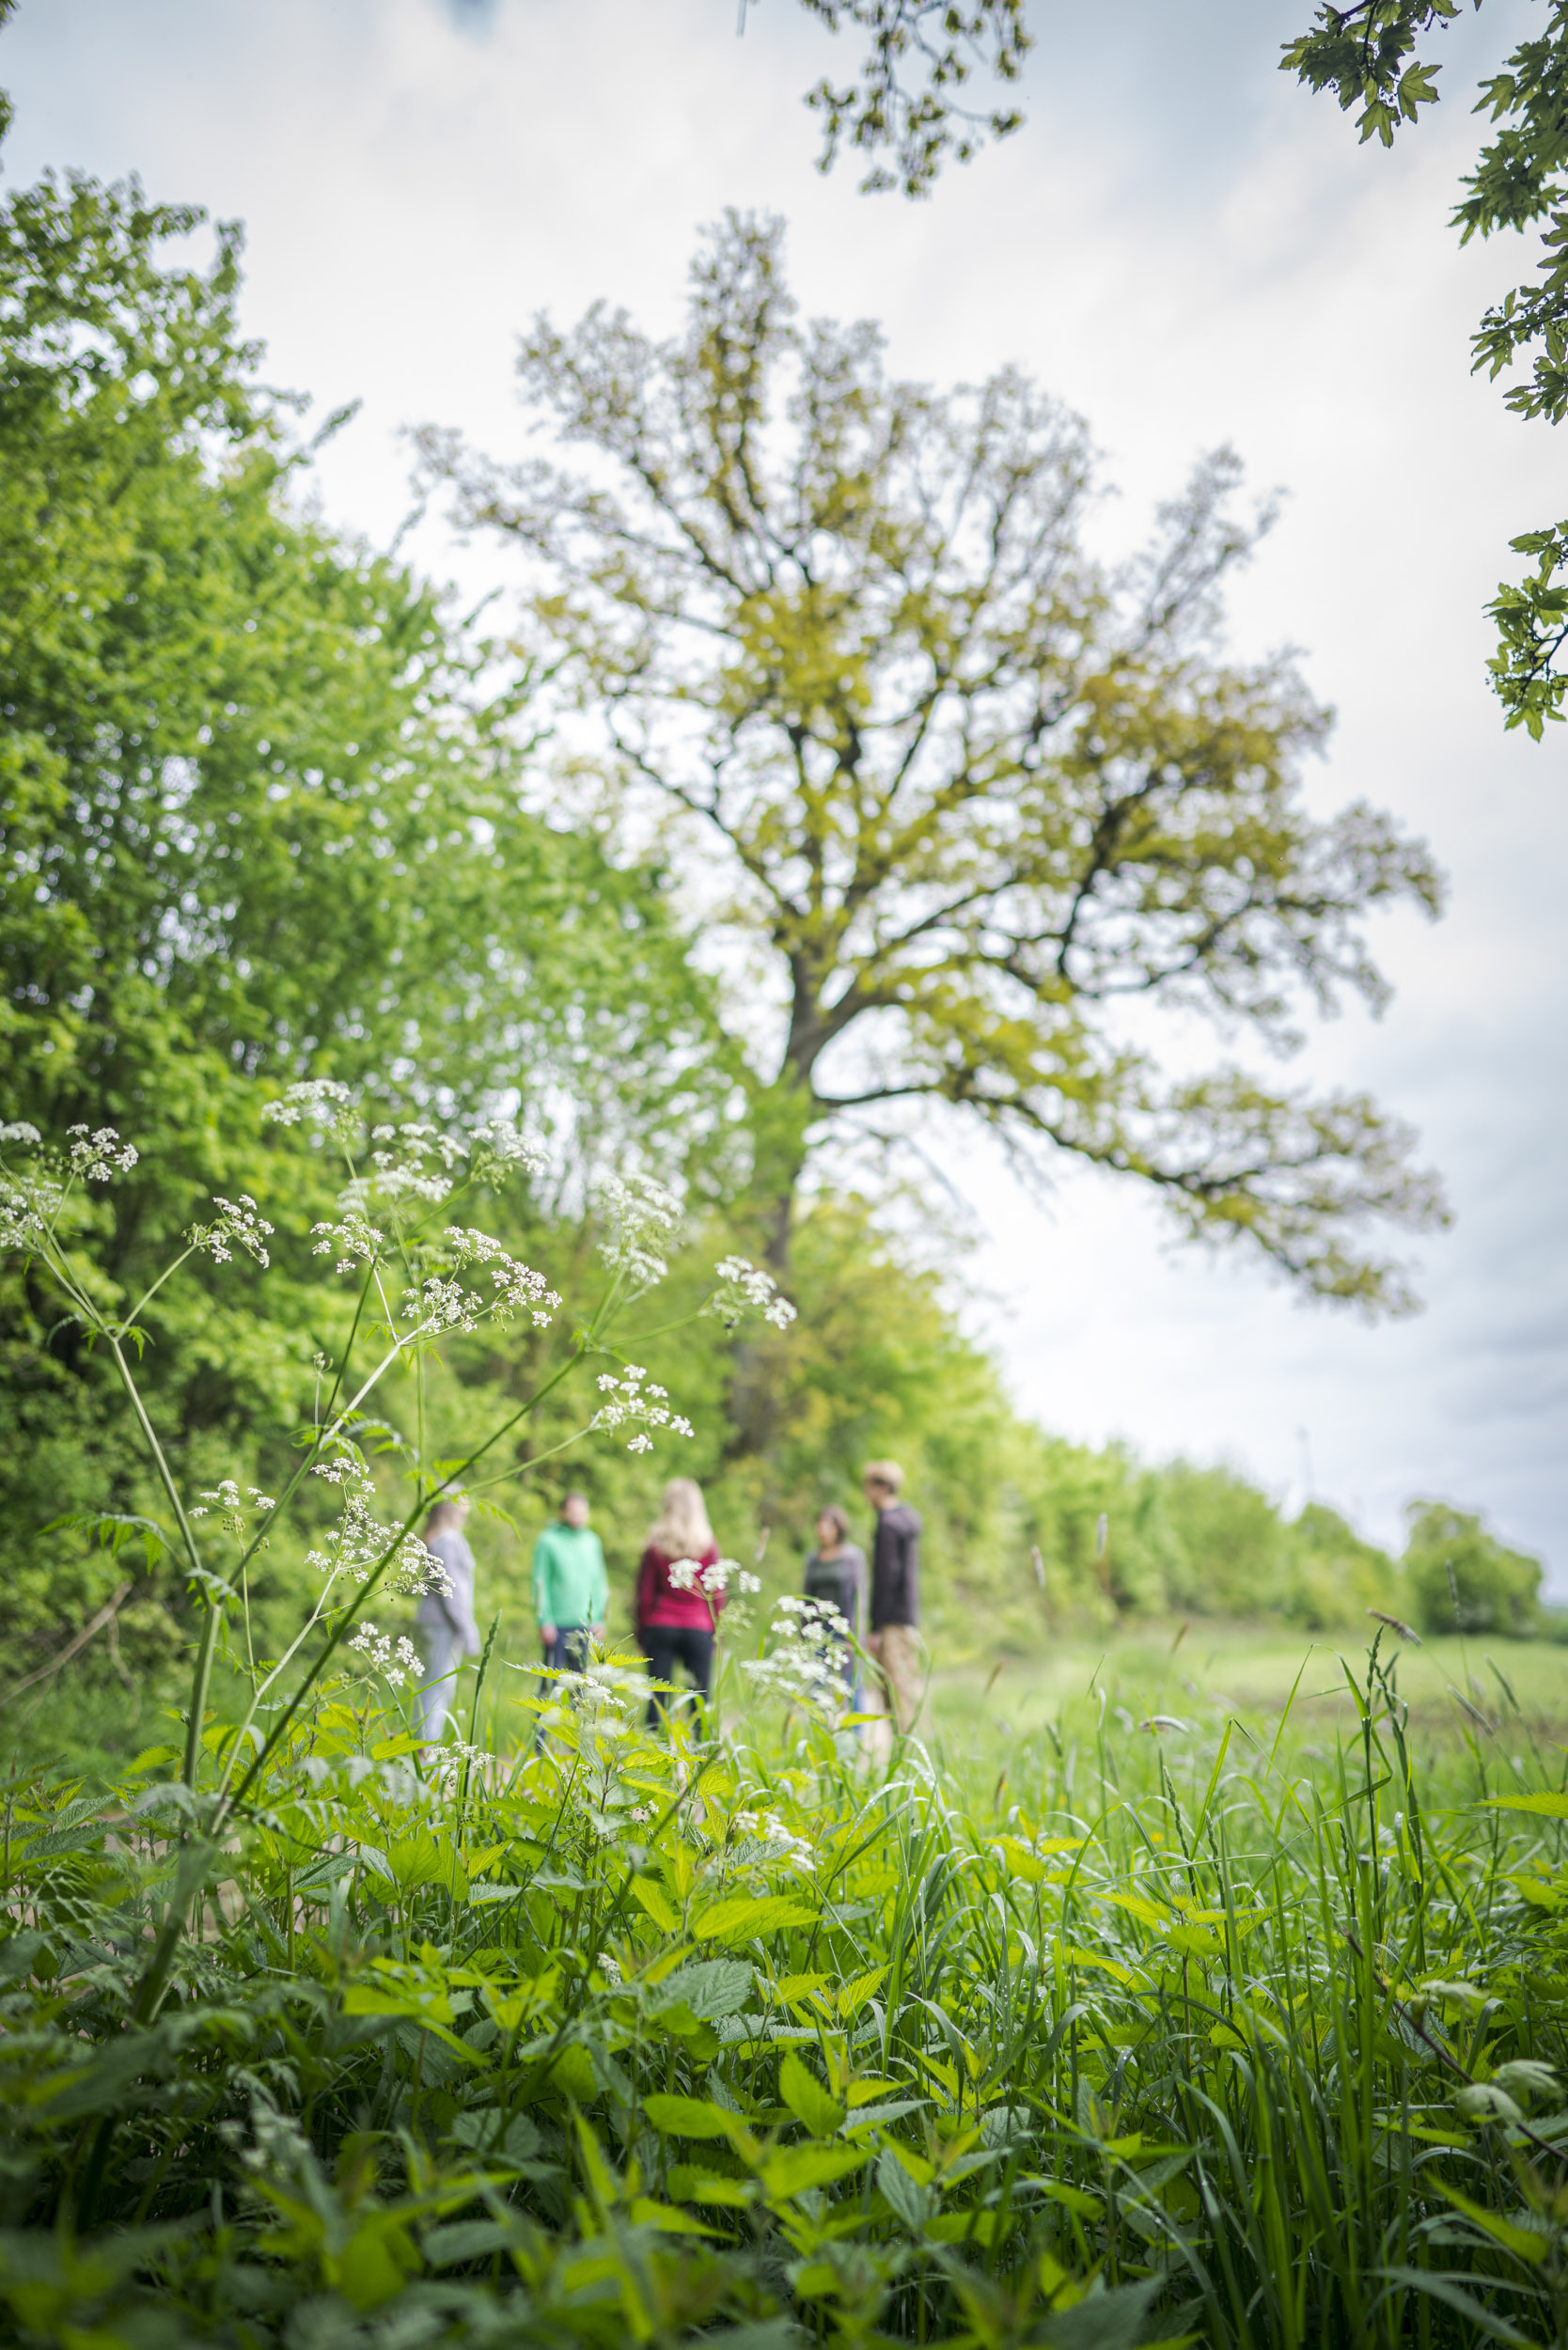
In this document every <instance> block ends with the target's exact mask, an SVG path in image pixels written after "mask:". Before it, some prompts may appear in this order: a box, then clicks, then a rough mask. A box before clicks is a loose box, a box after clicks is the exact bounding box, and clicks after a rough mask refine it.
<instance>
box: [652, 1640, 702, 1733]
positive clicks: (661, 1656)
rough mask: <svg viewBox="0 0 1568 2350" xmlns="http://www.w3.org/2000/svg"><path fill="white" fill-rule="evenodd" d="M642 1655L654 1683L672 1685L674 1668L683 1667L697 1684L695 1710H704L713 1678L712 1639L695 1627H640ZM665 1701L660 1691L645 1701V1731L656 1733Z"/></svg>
mask: <svg viewBox="0 0 1568 2350" xmlns="http://www.w3.org/2000/svg"><path fill="white" fill-rule="evenodd" d="M642 1653H643V1654H644V1655H645V1656H646V1657H647V1659H648V1669H649V1671H650V1673H651V1675H652V1677H653V1679H654V1680H655V1681H673V1680H674V1679H675V1669H676V1667H677V1665H684V1667H685V1669H686V1670H687V1671H688V1672H689V1673H690V1675H691V1677H692V1679H693V1681H695V1682H696V1684H697V1697H698V1707H699V1710H700V1712H701V1713H702V1714H704V1715H705V1714H706V1713H707V1710H708V1691H709V1687H710V1685H711V1684H712V1682H713V1634H712V1633H711V1632H704V1631H703V1630H702V1628H701V1626H700V1625H699V1624H695V1623H651V1624H647V1625H645V1626H644V1629H643V1636H642ZM668 1703H669V1699H668V1696H667V1695H666V1692H665V1691H664V1690H663V1689H655V1690H654V1692H653V1694H652V1696H651V1698H650V1699H649V1700H648V1727H649V1729H650V1730H657V1729H658V1728H659V1727H660V1726H661V1724H662V1723H663V1721H664V1718H665V1709H666V1706H667V1705H668Z"/></svg>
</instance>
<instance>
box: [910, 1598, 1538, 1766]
mask: <svg viewBox="0 0 1568 2350" xmlns="http://www.w3.org/2000/svg"><path fill="white" fill-rule="evenodd" d="M1374 1629H1375V1627H1374V1626H1373V1625H1372V1624H1368V1625H1367V1627H1366V1629H1365V1633H1364V1634H1363V1633H1361V1632H1359V1631H1357V1630H1355V1629H1350V1630H1346V1631H1343V1632H1341V1633H1340V1634H1338V1635H1324V1636H1321V1637H1318V1638H1316V1639H1313V1638H1310V1637H1308V1636H1307V1635H1305V1634H1302V1633H1299V1632H1292V1631H1287V1630H1283V1629H1280V1628H1278V1627H1275V1626H1269V1627H1260V1626H1258V1625H1255V1624H1230V1623H1215V1622H1204V1621H1203V1620H1202V1619H1201V1618H1198V1619H1191V1620H1189V1621H1188V1622H1186V1623H1185V1624H1182V1623H1174V1624H1168V1625H1161V1626H1158V1627H1149V1628H1140V1629H1138V1630H1135V1631H1127V1632H1123V1633H1121V1634H1118V1635H1116V1636H1114V1637H1111V1638H1110V1639H1107V1640H1098V1641H1082V1640H1076V1641H1071V1642H1063V1643H1062V1644H1061V1645H1059V1646H1058V1647H1055V1648H1052V1649H1050V1650H1048V1651H1046V1652H1044V1653H1043V1654H1042V1655H1041V1656H1040V1657H1039V1658H1038V1659H1035V1658H1030V1659H1028V1660H1027V1662H1019V1661H1017V1660H1014V1659H1012V1658H1008V1659H1005V1660H1004V1661H1002V1663H1001V1665H1000V1669H998V1670H996V1677H995V1679H994V1680H993V1679H992V1669H991V1668H989V1667H983V1666H980V1667H975V1668H972V1669H965V1670H963V1671H960V1672H946V1671H943V1670H942V1669H941V1668H940V1666H939V1665H938V1667H937V1669H936V1670H935V1672H934V1675H933V1684H932V1693H931V1699H930V1704H931V1709H932V1722H931V1731H932V1734H933V1736H936V1737H939V1738H941V1739H944V1740H948V1739H959V1738H968V1737H981V1738H984V1739H987V1740H990V1739H992V1738H1003V1739H1005V1738H1007V1737H1008V1736H1010V1735H1011V1734H1012V1733H1013V1732H1015V1731H1018V1732H1027V1731H1037V1730H1043V1728H1044V1727H1045V1725H1046V1724H1047V1723H1048V1722H1051V1721H1055V1720H1058V1718H1059V1717H1060V1716H1062V1715H1063V1714H1066V1715H1068V1716H1072V1717H1074V1718H1075V1719H1082V1718H1084V1717H1083V1716H1082V1714H1081V1711H1080V1709H1081V1708H1082V1707H1083V1706H1085V1705H1089V1706H1090V1707H1093V1706H1095V1701H1096V1693H1097V1692H1099V1691H1100V1690H1102V1689H1103V1690H1104V1691H1105V1698H1106V1701H1107V1704H1108V1705H1109V1706H1110V1707H1111V1708H1112V1709H1116V1708H1120V1709H1121V1712H1122V1713H1124V1714H1125V1715H1127V1716H1130V1717H1131V1719H1132V1721H1133V1722H1135V1723H1137V1722H1140V1721H1144V1720H1147V1719H1148V1718H1149V1716H1152V1715H1154V1714H1166V1715H1170V1716H1176V1717H1177V1718H1179V1719H1182V1720H1184V1721H1188V1722H1191V1723H1192V1724H1193V1725H1194V1726H1195V1727H1197V1726H1199V1725H1205V1726H1206V1725H1208V1724H1209V1723H1211V1722H1215V1721H1218V1720H1219V1719H1221V1718H1222V1717H1223V1716H1225V1715H1226V1714H1228V1713H1230V1712H1232V1711H1233V1712H1236V1713H1238V1714H1240V1715H1241V1716H1242V1717H1243V1718H1244V1719H1247V1718H1248V1717H1249V1716H1252V1715H1257V1716H1262V1717H1266V1718H1267V1719H1269V1720H1270V1721H1271V1722H1273V1723H1277V1722H1278V1717H1279V1716H1281V1715H1282V1714H1283V1712H1284V1709H1285V1707H1286V1706H1287V1704H1288V1705H1290V1707H1291V1718H1292V1722H1293V1725H1294V1729H1295V1731H1297V1732H1298V1733H1305V1734H1306V1735H1308V1736H1309V1737H1310V1736H1314V1735H1316V1734H1318V1733H1326V1732H1328V1731H1331V1730H1332V1729H1334V1728H1338V1729H1341V1730H1342V1729H1347V1728H1349V1727H1350V1726H1351V1725H1352V1724H1353V1723H1354V1720H1355V1718H1356V1709H1355V1702H1354V1700H1353V1699H1352V1697H1351V1695H1350V1692H1349V1689H1348V1687H1347V1685H1346V1682H1345V1669H1344V1665H1343V1664H1342V1663H1341V1659H1347V1660H1348V1661H1349V1665H1350V1669H1351V1670H1352V1671H1353V1672H1356V1671H1364V1669H1365V1646H1366V1641H1367V1639H1369V1638H1370V1637H1371V1636H1372V1631H1373V1630H1374ZM1389 1645H1390V1646H1391V1647H1392V1648H1393V1649H1394V1650H1395V1651H1396V1652H1397V1654H1398V1678H1399V1688H1400V1693H1401V1695H1402V1696H1403V1698H1404V1699H1405V1700H1406V1701H1407V1702H1408V1704H1409V1706H1410V1709H1411V1718H1412V1722H1413V1723H1414V1724H1415V1725H1416V1726H1417V1727H1418V1728H1419V1730H1420V1731H1429V1730H1430V1731H1434V1732H1437V1731H1452V1732H1454V1733H1456V1734H1457V1733H1462V1732H1463V1733H1467V1734H1470V1735H1473V1736H1484V1735H1486V1734H1487V1732H1486V1731H1485V1730H1484V1729H1483V1728H1482V1723H1480V1722H1478V1721H1477V1720H1476V1719H1475V1717H1474V1716H1473V1715H1471V1714H1467V1713H1466V1711H1465V1709H1464V1707H1463V1706H1462V1705H1461V1704H1460V1703H1459V1701H1458V1700H1459V1699H1461V1698H1462V1699H1465V1700H1467V1701H1468V1703H1469V1705H1470V1706H1472V1707H1474V1708H1475V1710H1476V1713H1478V1714H1480V1715H1481V1716H1483V1718H1484V1722H1485V1723H1486V1724H1487V1725H1492V1726H1495V1727H1500V1725H1502V1724H1503V1723H1506V1722H1509V1721H1514V1722H1519V1721H1521V1720H1522V1722H1523V1724H1524V1725H1525V1726H1526V1727H1527V1728H1528V1729H1529V1731H1530V1732H1531V1733H1532V1734H1534V1735H1536V1736H1539V1737H1542V1738H1546V1739H1551V1738H1560V1739H1568V1647H1563V1646H1562V1645H1560V1644H1558V1643H1553V1642H1550V1641H1544V1640H1496V1639H1487V1638H1484V1637H1482V1638H1479V1639H1469V1640H1458V1639H1449V1640H1433V1641H1428V1642H1424V1643H1422V1644H1421V1645H1420V1646H1419V1647H1418V1646H1416V1645H1414V1644H1413V1643H1407V1642H1402V1641H1393V1640H1390V1641H1389ZM1298 1675H1299V1681H1298ZM1516 1709H1517V1710H1516ZM1271 1734H1272V1732H1271Z"/></svg>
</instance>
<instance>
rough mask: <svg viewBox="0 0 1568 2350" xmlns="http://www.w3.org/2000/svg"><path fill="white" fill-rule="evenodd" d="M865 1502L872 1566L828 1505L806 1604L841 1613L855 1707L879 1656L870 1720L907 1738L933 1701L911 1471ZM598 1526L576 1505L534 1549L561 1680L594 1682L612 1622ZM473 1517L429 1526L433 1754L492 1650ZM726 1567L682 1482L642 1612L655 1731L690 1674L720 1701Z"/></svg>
mask: <svg viewBox="0 0 1568 2350" xmlns="http://www.w3.org/2000/svg"><path fill="white" fill-rule="evenodd" d="M862 1489H863V1491H864V1493H865V1496H866V1499H867V1501H868V1502H869V1503H870V1507H871V1510H872V1512H874V1516H875V1528H874V1531H873V1533H872V1537H871V1555H870V1563H869V1565H868V1561H867V1558H866V1553H865V1551H864V1550H863V1549H862V1548H861V1546H860V1544H859V1543H855V1542H854V1541H852V1540H851V1537H850V1519H849V1513H848V1512H847V1511H845V1510H843V1509H841V1508H840V1507H839V1504H838V1503H837V1502H829V1503H828V1504H827V1505H826V1506H825V1507H824V1508H823V1509H822V1510H821V1511H820V1512H818V1516H817V1522H816V1540H815V1543H814V1546H813V1548H812V1550H811V1552H810V1555H809V1556H808V1559H807V1560H806V1567H805V1575H804V1586H805V1593H806V1596H807V1598H808V1599H812V1600H815V1601H816V1602H817V1603H818V1606H819V1609H826V1608H831V1609H833V1610H835V1611H836V1614H837V1617H838V1618H839V1620H841V1625H842V1629H841V1630H840V1629H839V1626H838V1625H837V1624H836V1623H835V1622H834V1618H833V1617H832V1616H825V1617H823V1618H821V1621H823V1622H826V1623H827V1624H828V1625H829V1626H830V1627H832V1629H831V1634H830V1637H832V1638H833V1639H834V1640H835V1641H836V1642H837V1644H838V1647H839V1653H840V1661H841V1665H842V1669H843V1675H844V1682H845V1687H846V1692H847V1693H848V1694H849V1698H850V1701H851V1702H852V1703H856V1702H858V1701H860V1699H861V1692H862V1682H861V1666H860V1659H861V1657H862V1656H865V1657H868V1658H869V1659H870V1664H871V1673H870V1680H869V1682H868V1683H867V1684H866V1685H865V1689H864V1699H865V1702H866V1703H867V1705H868V1708H869V1710H870V1711H871V1712H873V1713H881V1714H885V1715H886V1716H888V1718H889V1720H890V1721H891V1722H892V1723H896V1725H897V1727H898V1729H899V1731H900V1732H901V1734H902V1732H905V1731H908V1730H909V1728H910V1727H911V1725H912V1723H913V1722H914V1719H915V1716H916V1714H917V1712H918V1710H919V1704H920V1694H921V1688H920V1665H919V1644H918V1639H917V1625H918V1623H919V1621H920V1517H919V1512H918V1511H917V1510H912V1509H911V1508H910V1507H909V1504H908V1503H907V1502H906V1501H904V1500H903V1499H902V1490H903V1471H902V1469H901V1468H900V1466H899V1465H898V1463H897V1462H896V1461H872V1462H870V1463H869V1464H868V1465H867V1468H866V1471H865V1475H864V1477H863V1479H862ZM589 1514H590V1512H589V1504H588V1496H587V1495H586V1494H583V1493H569V1494H568V1495H567V1496H565V1498H564V1500H563V1501H562V1503H561V1506H560V1511H559V1514H558V1515H557V1517H555V1518H553V1519H552V1520H551V1522H550V1524H549V1525H548V1526H547V1527H546V1528H544V1530H543V1532H542V1533H541V1535H540V1537H539V1540H538V1542H537V1543H535V1545H534V1560H533V1574H534V1613H535V1616H536V1618H537V1619H538V1623H539V1637H540V1646H541V1653H542V1657H543V1662H544V1666H545V1668H546V1670H547V1671H548V1672H551V1673H562V1672H581V1671H582V1670H583V1669H584V1667H585V1666H586V1665H587V1663H588V1655H589V1653H590V1650H591V1648H592V1646H593V1644H594V1642H595V1641H597V1640H599V1639H602V1638H603V1637H604V1625H605V1621H606V1618H607V1617H608V1614H609V1606H610V1580H609V1575H608V1573H607V1571H606V1569H605V1565H604V1545H603V1544H602V1543H601V1542H600V1539H599V1537H598V1535H597V1534H596V1533H595V1531H594V1529H593V1528H592V1527H591V1526H590V1525H589V1523H588V1518H589ZM467 1515H468V1503H467V1501H466V1500H465V1499H463V1498H455V1499H452V1500H447V1501H438V1502H437V1503H436V1505H435V1507H434V1508H433V1509H432V1510H431V1513H430V1517H429V1520H428V1521H427V1523H426V1527H425V1543H426V1547H427V1548H428V1549H429V1550H430V1551H431V1553H432V1555H433V1556H434V1557H435V1558H436V1559H438V1560H439V1562H440V1565H441V1568H442V1576H441V1581H440V1583H439V1584H438V1585H437V1586H436V1587H435V1588H434V1589H432V1590H429V1591H427V1592H426V1594H425V1596H424V1597H423V1598H422V1599H421V1601H420V1603H419V1612H418V1617H417V1623H418V1629H419V1633H420V1638H421V1643H422V1647H423V1652H424V1658H425V1685H424V1688H423V1690H422V1692H421V1715H422V1720H423V1727H424V1734H425V1736H426V1738H427V1739H429V1740H431V1741H432V1742H433V1741H434V1740H436V1739H438V1738H439V1737H440V1735H441V1732H442V1730H443V1728H444V1726H445V1723H446V1720H447V1713H448V1711H449V1709H450V1703H451V1692H452V1685H453V1682H454V1680H455V1677H456V1674H457V1670H458V1668H459V1666H460V1664H461V1662H462V1659H463V1655H464V1654H465V1653H466V1654H469V1655H477V1654H478V1648H479V1636H478V1624H477V1623H476V1622H475V1616H474V1554H473V1552H472V1550H471V1549H470V1548H469V1546H468V1542H467V1538H466V1537H465V1535H464V1533H463V1523H464V1521H465V1519H466V1518H467ZM719 1559H720V1553H719V1546H718V1544H717V1543H716V1542H715V1541H714V1539H713V1528H712V1526H711V1525H710V1524H709V1522H708V1512H707V1507H706V1504H705V1503H704V1501H703V1498H702V1490H701V1487H700V1486H699V1485H698V1484H697V1483H696V1482H695V1481H694V1480H693V1479H691V1478H689V1477H673V1478H671V1480H670V1481H669V1483H668V1484H667V1485H666V1487H665V1493H664V1500H663V1503H662V1505H661V1507H660V1510H659V1514H658V1517H657V1518H656V1519H655V1520H654V1523H653V1525H652V1526H651V1528H650V1529H649V1535H648V1542H647V1546H646V1548H645V1549H644V1551H643V1554H642V1558H641V1559H640V1561H639V1563H638V1567H637V1580H636V1590H635V1597H634V1604H633V1623H634V1628H635V1634H636V1639H637V1645H638V1646H639V1648H640V1649H641V1650H642V1653H643V1655H644V1656H645V1657H646V1658H647V1660H648V1670H649V1676H650V1679H651V1683H652V1684H653V1685H652V1688H651V1692H650V1696H649V1701H648V1721H649V1727H650V1728H651V1729H657V1728H658V1727H659V1725H660V1724H661V1723H662V1721H663V1720H664V1716H665V1712H666V1707H667V1706H668V1704H669V1691H670V1688H671V1686H675V1685H679V1676H680V1675H681V1674H682V1673H683V1674H684V1675H685V1676H686V1678H687V1679H688V1680H689V1681H690V1683H691V1684H692V1688H693V1691H694V1692H695V1695H696V1698H697V1700H698V1703H699V1704H705V1703H706V1701H707V1698H708V1695H709V1692H710V1690H711V1688H712V1686H713V1648H714V1643H715V1640H716V1637H717V1633H718V1621H719V1616H720V1614H721V1612H722V1611H723V1608H724V1606H725V1604H726V1601H727V1599H728V1597H729V1593H728V1591H727V1590H724V1589H722V1588H720V1587H719V1586H720V1578H719V1577H717V1576H714V1577H713V1579H712V1580H710V1579H709V1578H708V1575H707V1571H708V1570H710V1569H714V1568H717V1567H718V1565H719ZM694 1568H695V1572H694Z"/></svg>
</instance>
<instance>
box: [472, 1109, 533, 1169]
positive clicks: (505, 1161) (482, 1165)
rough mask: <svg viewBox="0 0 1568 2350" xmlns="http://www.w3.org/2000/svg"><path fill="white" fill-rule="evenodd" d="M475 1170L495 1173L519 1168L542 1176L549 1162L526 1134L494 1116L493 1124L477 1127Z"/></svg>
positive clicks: (475, 1134)
mask: <svg viewBox="0 0 1568 2350" xmlns="http://www.w3.org/2000/svg"><path fill="white" fill-rule="evenodd" d="M474 1160H475V1171H476V1172H477V1173H479V1174H491V1173H493V1172H494V1171H495V1170H497V1169H499V1168H502V1167H518V1168H520V1169H521V1170H522V1172H523V1173H524V1174H525V1175H542V1173H543V1172H544V1169H545V1167H547V1166H548V1165H549V1161H548V1160H547V1159H546V1157H545V1155H544V1152H543V1151H542V1150H541V1148H540V1145H539V1144H538V1143H537V1142H533V1141H531V1140H530V1139H529V1137H528V1136H526V1135H520V1134H519V1133H518V1131H517V1129H516V1127H515V1126H508V1125H505V1124H503V1123H502V1121H501V1120H500V1119H498V1118H497V1119H493V1120H491V1121H490V1122H489V1124H487V1125H483V1126H477V1127H476V1128H475V1130H474Z"/></svg>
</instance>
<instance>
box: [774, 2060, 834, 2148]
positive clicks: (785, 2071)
mask: <svg viewBox="0 0 1568 2350" xmlns="http://www.w3.org/2000/svg"><path fill="white" fill-rule="evenodd" d="M778 2093H779V2095H780V2096H781V2097H782V2098H783V2100H784V2103H785V2104H786V2105H787V2106H788V2107H789V2108H790V2111H791V2112H792V2114H793V2115H794V2117H795V2120H796V2121H797V2122H804V2123H805V2124H806V2127H807V2128H808V2130H809V2131H810V2133H811V2135H812V2137H813V2138H831V2137H832V2136H833V2134H834V2132H835V2131H836V2130H837V2129H838V2128H839V2125H840V2124H841V2123H842V2122H843V2119H844V2108H843V2107H842V2106H840V2105H838V2104H836V2103H835V2102H834V2100H833V2098H831V2097H830V2096H829V2095H828V2093H827V2091H826V2090H825V2089H824V2088H823V2085H822V2083H821V2082H820V2081H819V2080H818V2079H817V2077H816V2076H815V2074H813V2073H809V2072H808V2070H807V2068H806V2066H805V2065H804V2064H803V2063H802V2062H801V2060H800V2059H799V2057H797V2056H796V2055H795V2054H794V2053H793V2051H791V2053H790V2054H789V2055H788V2056H786V2058H785V2059H784V2061H783V2063H782V2064H781V2065H780V2066H779V2068H778Z"/></svg>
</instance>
